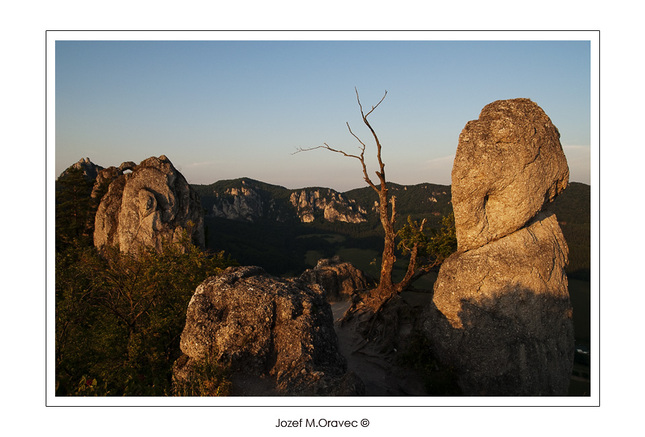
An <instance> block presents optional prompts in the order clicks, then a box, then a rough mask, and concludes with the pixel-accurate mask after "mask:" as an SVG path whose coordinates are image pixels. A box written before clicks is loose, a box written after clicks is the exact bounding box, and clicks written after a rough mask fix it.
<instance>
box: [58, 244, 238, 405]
mask: <svg viewBox="0 0 645 437" xmlns="http://www.w3.org/2000/svg"><path fill="white" fill-rule="evenodd" d="M232 264H234V262H233V261H231V260H230V259H229V258H228V257H226V256H225V255H224V253H223V252H222V253H217V254H207V253H205V252H203V251H201V250H200V249H198V248H197V247H195V246H193V245H192V244H190V243H189V242H187V241H184V242H183V243H182V244H179V245H178V244H168V245H165V246H164V248H163V250H162V251H161V252H160V253H157V252H156V251H154V250H149V251H145V252H143V253H141V254H139V255H138V256H133V255H129V254H124V253H121V252H120V251H119V250H118V248H107V249H106V250H105V251H103V252H102V253H101V254H99V253H98V251H97V250H96V249H95V248H94V247H88V246H83V245H82V244H76V245H70V246H68V247H67V248H66V249H65V250H63V251H61V252H59V253H57V255H56V394H57V395H83V396H86V395H99V396H105V395H116V396H121V395H134V396H145V395H154V396H160V395H170V394H171V373H172V370H171V369H172V364H173V362H174V361H175V360H176V359H177V358H178V357H179V356H180V349H179V339H180V335H181V332H182V330H183V327H184V324H185V318H186V310H187V307H188V302H189V301H190V298H191V297H192V295H193V293H194V291H195V288H196V287H197V285H199V283H201V282H202V281H203V280H204V279H206V278H207V277H208V276H211V275H217V274H219V272H221V270H222V269H223V268H225V267H227V266H229V265H232ZM79 381H80V382H79ZM88 381H90V383H89V384H88Z"/></svg>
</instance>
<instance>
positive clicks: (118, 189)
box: [94, 155, 204, 253]
mask: <svg viewBox="0 0 645 437" xmlns="http://www.w3.org/2000/svg"><path fill="white" fill-rule="evenodd" d="M126 167H127V169H130V170H132V172H131V173H123V172H124V171H125V169H118V170H116V172H114V171H113V172H112V173H114V174H112V173H111V174H109V175H107V176H106V177H108V178H112V177H113V176H114V175H117V174H118V176H117V177H116V178H114V179H113V180H112V182H111V183H110V185H109V187H108V190H107V193H106V194H105V195H104V196H103V197H102V199H101V203H100V204H99V207H98V210H97V213H96V218H95V230H94V245H95V246H97V247H99V248H100V247H102V246H104V245H110V246H115V245H118V246H119V248H120V250H121V251H123V252H129V253H136V252H137V251H138V250H140V249H142V248H145V247H153V248H155V249H157V250H160V249H161V246H162V243H163V242H169V243H174V242H179V241H180V240H181V239H182V234H183V232H184V231H187V232H189V236H190V238H191V239H192V241H193V242H194V243H195V244H197V245H200V246H203V245H204V224H203V211H202V208H201V205H200V202H199V197H198V196H197V194H196V193H195V192H194V191H193V190H192V189H191V187H190V186H189V185H188V182H186V179H185V178H184V176H183V175H182V174H181V173H179V172H178V171H177V170H176V169H175V167H174V166H173V165H172V163H171V162H170V160H169V159H168V158H167V157H165V156H163V155H162V156H160V157H159V158H156V157H151V158H148V159H146V160H144V161H142V162H141V163H140V164H139V165H137V166H132V165H131V164H129V163H126ZM119 173H120V174H119Z"/></svg>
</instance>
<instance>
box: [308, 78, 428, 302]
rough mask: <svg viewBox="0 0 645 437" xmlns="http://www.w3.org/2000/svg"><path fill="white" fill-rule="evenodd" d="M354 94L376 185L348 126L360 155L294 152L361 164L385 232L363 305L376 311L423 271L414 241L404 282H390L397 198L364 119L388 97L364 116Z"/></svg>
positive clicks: (420, 227)
mask: <svg viewBox="0 0 645 437" xmlns="http://www.w3.org/2000/svg"><path fill="white" fill-rule="evenodd" d="M355 91H356V101H357V102H358V107H359V109H360V112H361V117H362V119H363V123H364V124H365V125H366V126H367V128H368V129H369V131H370V132H371V134H372V137H373V139H374V142H375V144H376V157H377V160H378V166H379V169H378V170H377V171H376V172H375V174H376V176H377V177H378V183H375V182H374V181H372V179H371V178H370V175H369V171H368V169H367V164H366V163H365V150H366V148H367V146H366V145H365V143H364V142H363V141H362V140H361V139H360V138H359V137H358V136H357V135H356V134H355V133H354V132H353V131H352V128H351V126H350V125H349V123H346V125H347V129H348V130H349V133H350V134H351V135H352V136H353V137H354V138H355V139H356V140H357V141H358V143H359V144H360V146H359V150H360V153H359V154H351V153H347V152H345V151H343V150H339V149H335V148H333V147H330V146H329V145H328V144H327V143H323V144H324V145H322V146H316V147H311V148H298V149H297V151H296V153H298V152H307V151H311V150H316V149H326V150H329V151H330V152H334V153H339V154H341V155H343V156H345V157H348V158H353V159H356V160H358V161H359V162H360V164H361V167H362V171H363V179H364V180H365V182H367V184H368V185H369V186H370V187H371V188H372V189H373V190H374V191H375V192H376V193H377V195H378V208H379V218H380V221H381V226H382V227H383V231H384V232H385V236H384V245H383V255H382V258H381V272H380V278H379V284H378V287H377V288H376V289H375V290H374V291H373V292H372V293H371V294H370V296H369V297H368V299H367V300H366V301H365V302H364V303H365V304H367V305H368V306H369V307H371V308H372V309H374V310H375V311H378V309H380V308H381V307H382V305H383V304H384V303H385V302H387V301H388V300H389V299H391V298H392V297H393V296H395V295H396V294H398V293H400V292H401V291H402V290H404V289H405V288H407V287H408V286H409V285H410V284H411V283H412V281H413V280H415V279H418V277H419V276H421V274H423V272H422V271H420V270H419V268H418V267H419V266H418V252H419V250H418V249H419V247H418V242H416V240H414V241H412V242H411V243H410V247H404V249H406V250H407V251H408V252H409V253H410V263H409V266H408V271H407V273H406V275H405V277H404V279H403V281H401V282H399V283H397V284H395V283H394V282H393V280H392V271H393V269H394V263H395V262H396V243H395V241H396V237H397V232H396V231H395V230H394V225H395V223H396V219H397V215H396V196H390V194H389V191H388V184H387V180H386V178H385V163H384V162H383V157H382V154H381V152H382V145H381V142H380V140H379V138H378V135H377V134H376V132H375V130H374V128H373V127H372V125H371V124H370V122H369V120H368V119H367V117H369V115H370V114H371V113H372V112H374V110H375V109H376V108H378V107H379V105H380V104H381V103H382V102H383V100H385V97H386V96H387V91H385V93H384V94H383V97H382V98H381V100H380V101H379V102H378V103H377V104H376V105H374V106H372V109H370V110H369V111H368V112H367V113H365V112H364V110H363V105H362V104H361V100H360V96H359V94H358V90H357V89H356V88H355ZM424 224H425V220H424V221H423V222H422V223H421V224H420V225H418V224H417V225H416V232H418V233H422V232H423V226H424ZM412 225H413V223H410V226H412Z"/></svg>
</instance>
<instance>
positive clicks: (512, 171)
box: [452, 99, 569, 252]
mask: <svg viewBox="0 0 645 437" xmlns="http://www.w3.org/2000/svg"><path fill="white" fill-rule="evenodd" d="M568 180H569V167H568V165H567V160H566V157H565V156H564V152H563V151H562V146H561V145H560V133H559V132H558V130H557V128H556V127H555V126H554V125H553V123H552V122H551V120H550V119H549V117H548V116H547V115H546V114H545V113H544V111H543V110H542V108H540V107H539V106H538V105H537V104H535V103H534V102H532V101H531V100H529V99H513V100H498V101H496V102H493V103H491V104H489V105H486V106H485V107H484V109H482V111H481V114H480V115H479V119H478V120H474V121H469V122H468V123H467V124H466V127H465V128H464V129H463V131H462V132H461V135H460V136H459V145H458V147H457V153H456V155H455V161H454V164H453V169H452V203H453V207H454V213H455V225H456V230H457V242H458V243H457V244H458V250H459V251H460V252H463V251H465V250H469V249H473V248H475V247H480V246H483V245H484V244H486V243H488V242H489V241H492V240H495V239H497V238H501V237H503V236H504V235H508V234H510V233H511V232H514V231H516V230H518V229H520V228H521V227H523V226H524V225H525V224H526V223H527V222H528V221H529V220H530V219H532V218H533V217H534V216H535V215H536V214H537V213H538V211H540V210H541V209H542V208H543V206H544V205H546V204H548V203H549V202H551V201H552V200H553V199H554V198H555V196H556V195H557V194H558V193H560V192H561V191H562V190H564V189H565V188H566V186H567V183H568Z"/></svg>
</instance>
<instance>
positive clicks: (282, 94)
mask: <svg viewBox="0 0 645 437" xmlns="http://www.w3.org/2000/svg"><path fill="white" fill-rule="evenodd" d="M590 62H591V61H590V43H589V42H587V41H426V40H424V41H57V42H56V46H55V65H56V68H55V102H56V106H55V108H56V109H55V112H56V114H55V116H56V118H55V120H56V122H55V123H56V126H55V128H56V136H55V138H56V141H55V143H56V144H55V160H56V174H57V175H58V174H60V172H62V171H63V170H64V169H65V168H66V167H68V166H69V165H71V164H72V163H74V162H76V161H78V160H79V159H80V158H82V157H89V158H90V159H91V160H92V161H93V162H94V163H96V164H99V165H102V166H104V167H107V166H110V165H117V166H118V165H119V164H120V163H121V162H123V161H135V162H140V161H141V160H143V159H145V158H147V157H149V156H153V155H154V156H159V155H161V154H165V155H166V156H168V157H169V158H170V160H171V161H172V162H173V164H174V165H175V167H177V168H178V169H179V170H180V171H181V172H182V173H183V174H184V176H185V177H186V178H187V179H188V181H189V182H191V183H199V184H207V183H212V182H215V181H217V180H220V179H231V178H237V177H242V176H247V177H251V178H254V179H258V180H262V181H264V182H268V183H272V184H277V185H283V186H286V187H288V188H301V187H308V186H326V187H332V188H335V189H337V190H340V191H345V190H349V189H352V188H358V187H362V186H364V185H365V183H364V182H363V180H362V174H361V170H360V166H359V164H358V162H357V161H356V160H352V159H347V158H343V157H342V156H340V155H338V154H334V153H330V152H328V151H324V150H315V151H311V152H306V153H298V154H293V152H294V151H295V150H296V148H297V147H313V146H318V145H321V144H323V143H324V142H326V143H328V144H329V145H330V146H332V147H335V148H339V149H343V150H345V151H347V152H349V153H354V152H356V151H357V150H358V149H357V147H358V143H357V142H356V140H355V139H354V138H353V137H352V136H351V135H350V134H349V132H348V131H347V127H346V125H345V123H346V122H349V123H350V125H351V126H352V129H353V130H354V132H355V133H357V134H358V135H359V136H360V137H361V138H362V139H363V140H364V141H365V142H366V143H367V144H368V147H370V146H372V144H373V143H372V142H371V137H370V135H369V132H368V131H367V130H366V128H365V126H364V125H362V122H361V119H360V114H359V110H358V106H357V103H356V96H355V93H354V87H357V88H358V91H359V93H360V96H361V101H362V103H363V106H364V107H367V108H369V107H371V105H374V104H376V103H377V102H378V101H379V100H380V99H381V97H382V96H383V93H384V91H385V90H387V91H388V95H387V97H386V99H385V101H384V102H383V103H382V104H381V106H379V108H378V109H377V110H376V111H375V112H374V113H373V114H372V115H371V116H370V121H371V123H372V126H373V127H374V128H375V130H376V132H377V134H378V135H379V137H380V139H381V143H382V144H383V147H384V150H383V156H384V160H385V163H386V172H387V176H388V179H389V180H391V181H394V182H398V183H403V184H416V183H421V182H434V183H441V184H449V183H450V170H451V167H452V159H453V157H454V153H455V151H456V148H457V142H458V137H459V133H460V132H461V130H462V129H463V127H464V126H465V124H466V122H468V121H469V120H473V119H476V118H477V117H478V115H479V112H480V111H481V109H482V108H483V107H484V106H485V105H486V104H488V103H490V102H492V101H494V100H499V99H508V98H516V97H528V98H530V99H532V100H533V101H535V102H536V103H538V104H539V105H540V106H541V107H542V108H543V109H544V110H545V112H546V113H547V114H548V115H549V116H550V117H551V119H552V121H553V122H554V124H555V125H556V126H557V127H558V129H559V130H560V133H561V142H562V145H563V147H564V150H565V154H566V155H567V159H568V161H569V166H570V170H571V180H572V181H580V182H585V183H590V163H589V155H590V143H591V138H590V136H591V127H590V110H591V109H590V108H591V106H590V99H591V97H590V95H591V94H590V92H591V82H590V81H591V79H590V68H591V66H590ZM371 152H373V149H368V151H367V155H368V156H369V157H370V162H369V163H370V165H371V170H370V171H371V172H372V174H373V170H375V169H376V167H375V166H374V165H373V160H372V159H371V157H372V156H373V154H374V153H371Z"/></svg>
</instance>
